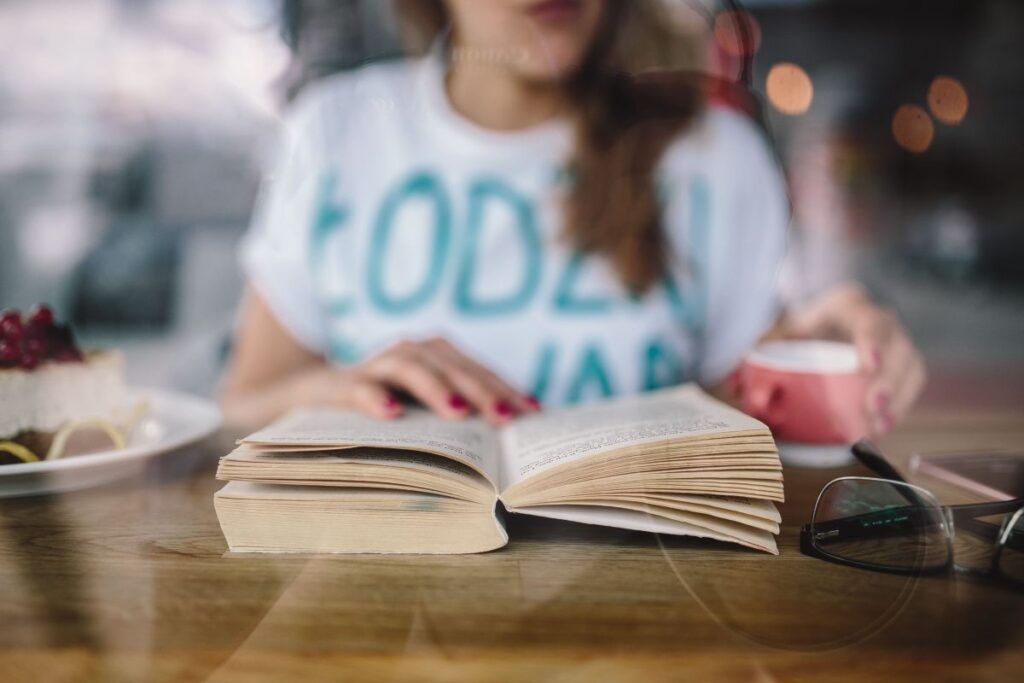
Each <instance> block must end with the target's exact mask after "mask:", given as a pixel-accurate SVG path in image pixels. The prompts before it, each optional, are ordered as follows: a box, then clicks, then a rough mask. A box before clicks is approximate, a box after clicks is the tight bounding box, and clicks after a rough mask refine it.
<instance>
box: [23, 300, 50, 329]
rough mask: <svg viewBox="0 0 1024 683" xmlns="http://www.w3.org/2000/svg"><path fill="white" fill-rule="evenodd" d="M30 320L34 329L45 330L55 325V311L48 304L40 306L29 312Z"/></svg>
mask: <svg viewBox="0 0 1024 683" xmlns="http://www.w3.org/2000/svg"><path fill="white" fill-rule="evenodd" d="M28 320H29V324H30V325H32V326H33V327H38V328H41V329H44V330H45V329H46V328H48V327H50V326H51V325H53V309H52V308H50V307H49V306H47V305H46V304H39V305H37V306H36V307H34V308H33V309H32V310H31V311H30V312H29V316H28Z"/></svg>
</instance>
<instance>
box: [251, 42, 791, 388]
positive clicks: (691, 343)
mask: <svg viewBox="0 0 1024 683" xmlns="http://www.w3.org/2000/svg"><path fill="white" fill-rule="evenodd" d="M443 72H444V66H443V63H442V61H441V60H440V59H439V58H438V57H436V56H432V57H426V58H423V59H420V60H408V61H401V62H394V63H388V64H377V65H371V66H367V67H363V68H360V69H358V70H356V71H352V72H349V73H344V74H340V75H337V76H333V77H329V78H326V79H324V80H322V81H320V82H317V83H315V84H313V85H311V86H310V87H308V88H307V89H306V90H305V91H304V92H303V93H302V94H301V95H300V97H299V98H298V100H297V101H296V102H295V104H294V105H293V107H292V108H291V110H290V112H289V113H288V116H287V118H286V122H285V126H284V135H283V142H282V144H281V145H280V148H279V150H278V155H277V159H276V162H275V165H274V168H273V173H272V175H271V176H270V177H269V178H268V179H267V182H266V184H265V187H264V189H263V191H262V196H261V199H260V202H259V205H258V207H257V211H256V216H255V219H254V223H253V226H252V228H251V230H250V233H249V235H248V236H247V238H246V240H245V242H244V245H243V249H242V261H243V266H244V268H245V271H246V273H247V275H248V278H249V280H250V284H251V285H252V286H253V287H254V288H255V289H256V291H258V292H259V293H260V294H261V295H262V296H263V298H264V299H265V300H266V302H267V304H268V305H269V307H270V309H271V310H272V311H273V313H274V314H275V316H276V317H277V319H278V320H279V322H280V323H281V324H282V325H283V326H284V328H285V329H286V330H288V331H289V332H290V333H291V335H292V336H293V337H294V338H295V340H296V341H297V342H298V343H300V344H301V345H302V346H304V347H307V348H309V349H311V350H313V351H316V352H320V353H323V354H324V355H325V356H326V357H327V358H329V359H331V360H332V361H334V362H337V363H341V364H347V363H353V362H357V361H359V360H360V359H363V358H367V357H369V356H371V355H373V354H375V353H377V352H379V351H381V350H383V349H385V348H386V347H388V346H389V345H391V344H393V343H395V342H397V341H399V340H402V339H418V338H425V337H430V336H443V337H445V338H447V339H449V340H450V341H452V342H453V343H454V344H456V345H457V346H458V347H460V348H461V349H463V350H464V351H465V352H467V353H468V354H470V355H471V356H473V357H475V358H476V359H478V360H479V361H481V362H483V363H485V364H486V365H488V366H489V367H491V368H492V369H494V370H495V371H496V372H498V373H499V374H500V375H502V376H503V377H505V378H506V379H507V380H508V381H510V382H512V383H513V384H515V385H518V386H519V387H520V388H521V389H522V390H523V391H527V392H531V393H533V394H535V395H536V396H537V397H538V398H540V399H541V400H542V401H544V402H545V403H547V404H564V403H575V402H580V401H584V400H589V399H593V398H596V397H600V396H605V395H610V394H626V393H633V392H637V391H642V390H646V389H651V388H655V387H659V386H665V385H669V384H675V383H678V382H681V381H685V380H689V379H697V380H700V381H702V382H705V383H713V382H716V381H719V380H721V379H723V378H724V377H725V376H726V375H727V374H728V373H729V372H730V371H731V370H732V369H733V368H734V367H735V366H736V365H737V364H738V362H739V361H740V360H741V358H742V356H743V354H744V353H745V352H746V351H747V350H748V349H749V348H750V347H751V346H752V345H753V344H754V343H755V342H756V340H757V338H758V336H759V335H760V334H761V333H762V332H763V331H764V330H765V329H766V328H767V327H768V326H769V325H770V324H771V322H772V321H773V320H774V318H775V315H776V313H777V311H778V301H777V294H776V292H777V288H776V275H777V271H778V270H779V265H780V262H781V260H782V257H783V252H784V248H785V241H786V231H787V225H788V221H789V216H788V204H787V201H786V197H785V193H784V189H783V184H782V180H781V176H780V173H779V171H778V169H777V168H776V165H775V163H774V161H773V159H772V156H771V154H770V153H769V150H768V147H767V145H766V143H765V141H764V139H763V138H762V135H761V133H760V132H759V131H758V130H757V129H756V128H755V126H754V125H752V124H751V123H750V122H748V121H747V120H746V119H744V118H743V117H742V116H740V115H739V114H736V113H733V112H730V111H727V110H721V109H716V108H711V109H710V110H709V111H708V112H707V113H706V114H705V115H703V117H702V119H701V120H700V121H699V122H698V123H697V124H696V125H695V127H693V128H691V129H690V130H689V131H688V132H687V133H685V134H684V135H682V136H681V137H680V139H679V140H677V141H675V142H674V143H673V144H672V145H671V146H670V147H669V149H668V150H667V151H666V153H665V155H664V157H663V159H662V160H661V163H660V166H659V170H658V177H657V182H658V187H659V192H660V193H661V195H662V197H663V200H664V201H665V214H664V220H663V224H664V228H665V230H666V231H667V233H668V238H669V243H670V245H671V248H672V251H673V253H672V255H671V258H670V262H671V266H670V272H669V273H668V274H667V275H666V277H665V278H664V280H663V281H662V282H661V283H660V284H659V285H657V286H655V287H653V288H652V289H651V290H650V291H648V292H647V293H646V294H644V295H643V296H642V297H640V298H635V297H632V296H630V294H629V293H628V292H627V291H626V289H625V288H624V287H623V286H622V285H621V284H620V282H619V281H618V279H617V278H616V277H615V275H614V272H613V270H612V268H611V266H610V264H609V262H608V261H607V259H606V258H605V257H604V256H602V255H581V254H580V253H578V252H577V251H576V250H574V249H573V248H572V247H571V245H568V244H566V243H565V242H564V240H562V239H561V238H560V234H561V215H560V209H559V201H560V200H559V198H560V197H561V196H563V193H564V192H565V190H566V184H567V183H568V182H569V180H568V174H567V173H566V172H565V167H566V160H567V159H568V158H569V155H570V151H571V144H572V135H571V130H570V127H569V124H568V123H567V122H565V121H555V122H551V123H548V124H544V125H542V126H539V127H536V128H533V129H530V130H526V131H521V132H511V133H507V132H495V131H491V130H486V129H482V128H480V127H478V126H476V125H474V124H473V123H472V122H470V121H468V120H466V119H464V118H463V117H461V116H460V115H459V114H458V113H457V112H455V111H454V110H453V109H452V108H451V106H450V104H449V102H448V99H447V96H446V93H445V90H444V78H443V75H444V73H443Z"/></svg>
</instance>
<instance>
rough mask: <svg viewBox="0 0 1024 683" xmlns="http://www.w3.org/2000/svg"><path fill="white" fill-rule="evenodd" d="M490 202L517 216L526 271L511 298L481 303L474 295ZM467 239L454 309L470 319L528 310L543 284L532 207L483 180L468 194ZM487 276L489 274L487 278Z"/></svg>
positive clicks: (502, 187) (503, 187) (540, 249)
mask: <svg viewBox="0 0 1024 683" xmlns="http://www.w3.org/2000/svg"><path fill="white" fill-rule="evenodd" d="M490 202H500V203H502V204H505V205H506V206H508V208H509V209H511V210H512V213H513V215H514V216H515V220H514V226H515V231H516V235H517V236H518V238H519V240H520V242H521V244H522V248H523V253H524V254H525V257H526V258H525V261H524V263H525V268H524V271H523V273H522V276H521V278H520V279H519V283H518V287H516V288H513V289H512V291H511V292H509V293H508V294H506V295H504V296H502V297H499V298H493V299H490V300H486V301H485V300H482V299H479V298H477V297H476V296H475V295H474V294H473V283H474V282H475V280H476V274H477V269H476V263H477V250H478V248H479V242H480V235H481V233H482V232H483V230H484V228H485V225H484V214H485V209H486V207H487V205H488V203H490ZM466 222H467V226H466V239H465V240H464V242H463V247H462V249H461V253H460V256H459V264H458V271H457V274H456V279H455V306H456V307H457V308H458V309H459V310H460V311H462V312H463V313H466V314H469V315H507V314H510V313H515V312H516V311H518V310H520V309H522V308H523V307H524V306H526V305H527V304H528V303H529V302H530V300H531V299H532V298H533V296H534V294H535V293H536V291H537V286H538V285H539V284H540V275H541V258H542V255H543V245H542V244H541V238H540V232H539V230H538V229H537V220H536V217H535V215H534V212H533V207H532V206H531V205H530V203H529V202H528V201H527V200H526V199H525V198H523V197H522V196H521V195H519V194H518V193H516V192H515V191H514V190H512V189H511V188H510V187H508V186H507V185H505V184H504V183H501V182H499V181H497V180H494V179H482V180H477V181H476V182H474V183H473V185H472V186H471V187H470V190H469V210H468V216H467V219H466ZM484 275H485V276H486V273H485V274H484Z"/></svg>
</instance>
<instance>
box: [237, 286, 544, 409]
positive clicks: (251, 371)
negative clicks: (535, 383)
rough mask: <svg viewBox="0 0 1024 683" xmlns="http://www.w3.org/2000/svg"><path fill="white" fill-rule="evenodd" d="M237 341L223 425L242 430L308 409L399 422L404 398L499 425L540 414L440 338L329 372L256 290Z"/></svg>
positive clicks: (531, 401) (529, 399)
mask: <svg viewBox="0 0 1024 683" xmlns="http://www.w3.org/2000/svg"><path fill="white" fill-rule="evenodd" d="M236 339H237V342H236V344H235V349H234V353H233V354H232V357H231V362H230V363H229V365H228V368H227V372H226V373H225V377H224V382H223V384H222V386H221V396H220V403H221V408H222V409H223V411H224V416H225V419H226V420H227V421H228V422H229V423H230V424H232V425H234V426H236V427H238V428H243V427H244V428H251V427H255V426H257V425H262V424H266V423H267V422H269V421H271V420H274V419H276V418H277V417H279V416H280V415H281V414H283V413H285V412H286V411H288V410H289V409H291V408H295V407H297V406H310V405H332V406H339V407H344V408H350V409H353V410H359V411H361V412H364V413H366V414H368V415H373V416H375V417H381V418H389V417H397V416H398V415H401V414H402V412H403V407H402V404H401V402H400V401H399V400H398V396H396V394H399V393H401V394H404V395H407V396H409V397H411V398H413V399H415V400H417V401H419V402H420V403H422V404H424V405H426V406H427V407H429V408H430V409H431V410H433V411H434V412H435V413H438V414H439V415H443V416H445V417H450V418H459V417H465V416H466V415H470V414H473V413H479V414H480V415H483V416H484V417H485V418H487V419H488V420H489V421H490V422H492V423H494V424H500V423H502V422H506V421H508V420H509V419H511V418H512V417H514V416H515V415H516V413H521V412H535V411H537V410H538V409H539V408H540V406H539V404H538V403H537V401H536V399H534V398H532V397H530V396H524V395H523V394H522V393H520V392H518V391H516V390H515V389H514V388H513V387H512V386H511V385H509V384H508V383H507V382H505V381H504V380H502V379H500V378H499V377H497V376H496V375H495V374H494V373H493V372H491V371H490V370H488V369H487V368H485V367H483V366H482V365H480V363H478V362H476V361H475V360H473V359H472V358H469V357H468V356H466V355H465V354H464V353H462V352H461V351H459V350H458V349H456V348H455V347H453V346H452V345H451V344H449V343H448V342H447V341H445V340H443V339H430V340H427V341H420V342H413V341H407V342H401V343H400V344H396V345H395V346H393V347H391V348H390V349H387V350H386V351H384V352H382V353H380V354H378V355H376V356H373V357H372V358H369V359H367V360H365V361H363V362H361V363H357V364H355V365H350V366H347V367H334V366H331V365H329V364H327V363H325V362H324V359H323V358H322V357H321V356H320V355H319V354H317V353H315V352H314V351H312V350H310V349H307V348H305V347H303V346H300V345H299V344H298V343H297V342H296V340H295V339H294V338H292V336H291V335H290V334H289V333H288V331H287V330H285V329H284V327H282V326H281V323H280V322H278V320H277V318H276V317H274V314H273V312H272V311H271V310H270V307H269V306H268V305H267V303H266V301H264V299H263V297H262V295H260V293H259V292H258V291H255V290H250V291H249V292H248V294H247V296H246V298H245V301H244V303H243V306H242V315H241V319H240V322H239V326H238V333H237V337H236Z"/></svg>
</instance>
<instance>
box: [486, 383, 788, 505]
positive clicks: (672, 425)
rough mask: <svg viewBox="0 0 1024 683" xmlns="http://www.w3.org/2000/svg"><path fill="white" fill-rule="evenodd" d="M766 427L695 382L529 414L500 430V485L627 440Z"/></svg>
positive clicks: (649, 440)
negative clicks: (709, 395)
mask: <svg viewBox="0 0 1024 683" xmlns="http://www.w3.org/2000/svg"><path fill="white" fill-rule="evenodd" d="M747 430H764V431H765V433H766V434H767V433H768V432H767V428H766V427H765V426H764V425H763V424H762V423H760V422H758V421H757V420H755V419H754V418H752V417H749V416H747V415H744V414H743V413H741V412H740V411H738V410H735V409H733V408H731V407H729V406H727V405H725V404H724V403H721V402H719V401H716V400H714V399H712V398H710V397H708V396H707V395H706V394H705V393H704V392H703V391H701V389H700V388H699V387H697V386H696V385H686V386H682V387H674V388H671V389H663V390H660V391H652V392H648V393H644V394H638V395H636V396H632V397H629V398H624V399H617V400H614V401H607V402H604V403H595V404H592V405H585V406H578V407H572V408H563V409H559V410H550V411H545V412H543V413H537V414H535V415H527V416H525V417H522V418H520V419H518V420H516V421H515V422H514V423H512V424H511V425H509V426H508V427H506V428H505V429H503V430H502V433H501V439H502V448H503V451H504V453H505V455H504V457H503V459H502V468H501V477H502V478H501V486H502V489H507V488H508V487H510V486H514V485H516V484H518V483H519V482H521V481H523V480H525V479H527V478H529V477H530V476H532V475H534V474H537V473H538V472H543V471H545V470H548V469H550V468H552V467H555V466H557V465H561V464H563V463H567V462H572V461H574V460H578V459H580V458H585V457H587V456H591V455H595V454H597V453H602V452H605V451H609V450H614V449H616V448H620V447H622V446H624V445H627V444H643V443H650V442H657V441H664V440H666V439H670V438H678V437H683V436H708V435H714V434H716V433H717V434H728V433H733V432H742V431H747Z"/></svg>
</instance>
